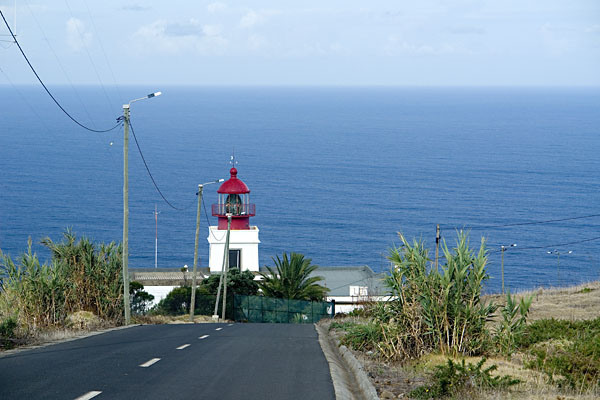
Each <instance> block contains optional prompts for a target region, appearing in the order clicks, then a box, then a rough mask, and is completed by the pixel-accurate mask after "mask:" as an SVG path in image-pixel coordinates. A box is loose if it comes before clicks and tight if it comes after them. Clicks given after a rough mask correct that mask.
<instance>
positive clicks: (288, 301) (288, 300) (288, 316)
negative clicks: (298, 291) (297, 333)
mask: <svg viewBox="0 0 600 400" xmlns="http://www.w3.org/2000/svg"><path fill="white" fill-rule="evenodd" d="M287 303H288V305H287V306H288V312H287V321H288V322H287V323H288V324H289V323H290V299H287Z"/></svg>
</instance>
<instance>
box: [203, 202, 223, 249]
mask: <svg viewBox="0 0 600 400" xmlns="http://www.w3.org/2000/svg"><path fill="white" fill-rule="evenodd" d="M202 207H203V208H204V216H205V217H206V225H207V226H208V231H209V232H210V234H211V235H212V237H213V238H215V240H216V241H217V242H222V241H223V239H225V235H226V234H227V232H224V233H223V237H221V239H219V238H217V237H216V236H215V234H214V233H213V231H212V229H210V220H209V219H208V213H207V212H206V204H205V203H204V198H202Z"/></svg>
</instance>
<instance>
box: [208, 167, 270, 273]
mask: <svg viewBox="0 0 600 400" xmlns="http://www.w3.org/2000/svg"><path fill="white" fill-rule="evenodd" d="M229 173H230V175H231V176H230V178H229V179H228V180H226V181H225V182H223V184H222V185H221V187H219V190H217V194H218V203H217V204H213V205H212V215H213V217H217V219H218V224H217V226H209V227H208V231H209V232H208V238H207V239H208V243H209V245H210V248H209V261H208V264H209V268H210V272H211V273H220V272H221V270H222V268H223V256H224V251H225V237H226V236H227V214H231V233H230V236H229V268H239V269H240V271H254V272H258V267H259V265H258V244H259V243H260V240H258V227H256V226H251V225H250V217H254V216H255V215H256V207H255V205H254V204H252V203H250V189H248V186H246V184H245V183H244V182H243V181H242V180H241V179H239V178H238V177H237V169H236V168H235V167H233V168H231V170H230V171H229Z"/></svg>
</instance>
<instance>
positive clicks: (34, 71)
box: [0, 10, 121, 133]
mask: <svg viewBox="0 0 600 400" xmlns="http://www.w3.org/2000/svg"><path fill="white" fill-rule="evenodd" d="M0 16H2V20H3V21H4V25H6V28H7V29H8V31H9V32H10V35H11V36H12V38H13V40H14V41H15V44H16V45H17V47H18V48H19V51H20V52H21V54H22V55H23V58H25V61H27V64H28V65H29V68H31V71H32V72H33V74H34V75H35V77H36V78H37V80H38V81H39V82H40V84H41V85H42V87H43V88H44V90H46V93H48V96H50V98H51V99H52V100H53V101H54V103H55V104H56V105H57V106H58V108H60V109H61V111H62V112H63V113H65V115H66V116H67V117H69V118H70V119H71V121H73V122H75V123H76V124H77V125H79V126H80V127H82V128H83V129H86V130H88V131H90V132H97V133H104V132H110V131H112V130H114V129H116V128H117V127H119V126H120V125H121V123H120V122H117V124H116V125H115V126H113V127H112V128H109V129H93V128H90V127H87V126H85V125H84V124H82V123H81V122H79V121H78V120H76V119H75V118H74V117H73V116H72V115H71V114H69V113H68V112H67V110H65V108H64V107H63V106H62V105H61V104H60V103H59V102H58V100H56V98H55V97H54V95H52V93H51V92H50V90H48V88H47V87H46V84H44V82H43V81H42V78H40V76H39V75H38V73H37V72H36V70H35V68H33V65H31V62H30V61H29V59H28V58H27V55H25V52H24V51H23V48H22V47H21V44H20V43H19V42H18V40H17V37H16V36H15V35H14V33H13V31H12V29H10V25H9V24H8V22H7V21H6V18H5V17H4V13H3V12H2V10H0Z"/></svg>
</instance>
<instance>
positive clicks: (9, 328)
mask: <svg viewBox="0 0 600 400" xmlns="http://www.w3.org/2000/svg"><path fill="white" fill-rule="evenodd" d="M16 329H17V320H16V319H15V318H13V317H10V318H7V319H5V320H4V321H2V323H0V346H1V347H4V348H7V349H10V348H11V347H12V346H13V343H12V340H11V339H15V337H16V334H15V331H16Z"/></svg>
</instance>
